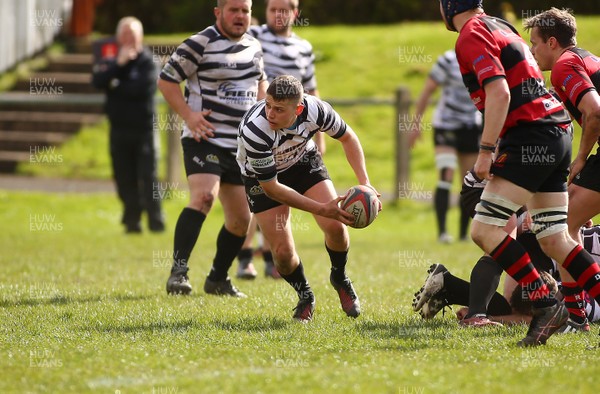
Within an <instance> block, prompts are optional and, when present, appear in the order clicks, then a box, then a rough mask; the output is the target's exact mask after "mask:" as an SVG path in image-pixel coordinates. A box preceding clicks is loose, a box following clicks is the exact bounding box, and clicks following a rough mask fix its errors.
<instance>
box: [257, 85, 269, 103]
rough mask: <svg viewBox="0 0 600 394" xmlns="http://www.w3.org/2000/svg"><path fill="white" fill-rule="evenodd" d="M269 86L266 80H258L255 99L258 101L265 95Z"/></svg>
mask: <svg viewBox="0 0 600 394" xmlns="http://www.w3.org/2000/svg"><path fill="white" fill-rule="evenodd" d="M268 87H269V82H268V81H267V80H264V81H259V82H258V94H257V97H256V98H257V99H258V100H259V101H260V100H262V99H264V98H265V97H267V88H268Z"/></svg>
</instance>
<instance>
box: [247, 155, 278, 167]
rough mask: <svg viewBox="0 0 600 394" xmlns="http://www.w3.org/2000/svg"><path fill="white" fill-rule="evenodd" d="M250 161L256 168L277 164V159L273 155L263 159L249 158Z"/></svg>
mask: <svg viewBox="0 0 600 394" xmlns="http://www.w3.org/2000/svg"><path fill="white" fill-rule="evenodd" d="M248 162H249V163H250V165H251V166H252V168H255V169H259V168H269V167H273V166H274V165H275V159H274V158H273V156H269V157H265V158H262V159H250V158H249V159H248Z"/></svg>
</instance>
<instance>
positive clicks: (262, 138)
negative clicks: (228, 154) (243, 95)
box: [238, 101, 277, 181]
mask: <svg viewBox="0 0 600 394" xmlns="http://www.w3.org/2000/svg"><path fill="white" fill-rule="evenodd" d="M268 125H269V124H268V122H267V120H266V118H265V117H264V101H261V102H259V103H258V104H256V105H255V106H254V107H253V108H252V109H250V110H249V111H248V113H247V114H246V115H245V116H244V118H243V119H242V122H241V123H240V133H239V137H238V144H239V147H238V161H240V162H242V165H243V167H244V168H243V172H244V173H246V174H248V175H254V176H256V178H257V179H258V180H260V181H269V180H271V179H274V178H275V177H276V176H277V165H276V162H275V155H274V153H273V145H274V143H275V140H274V135H273V132H272V131H271V130H270V128H269V127H268Z"/></svg>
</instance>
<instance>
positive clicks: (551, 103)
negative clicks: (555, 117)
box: [542, 96, 562, 111]
mask: <svg viewBox="0 0 600 394" xmlns="http://www.w3.org/2000/svg"><path fill="white" fill-rule="evenodd" d="M542 103H543V104H544V108H545V109H546V111H550V110H551V109H554V108H557V107H560V106H561V105H562V104H561V103H560V102H559V101H558V100H557V99H555V98H554V96H552V98H549V99H546V100H544V101H542Z"/></svg>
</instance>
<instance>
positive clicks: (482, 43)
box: [456, 14, 571, 137]
mask: <svg viewBox="0 0 600 394" xmlns="http://www.w3.org/2000/svg"><path fill="white" fill-rule="evenodd" d="M456 54H457V56H458V62H459V64H460V68H461V73H462V77H463V82H464V83H465V85H466V87H467V89H468V90H469V93H470V95H471V100H473V103H474V104H475V105H476V106H477V108H478V109H479V110H480V111H481V112H484V111H485V99H486V94H485V90H484V85H485V84H486V83H487V82H491V81H493V80H495V79H497V78H505V79H506V82H507V83H508V86H509V89H510V106H509V109H508V115H507V117H506V121H505V123H504V127H503V128H502V131H501V133H500V137H502V136H503V135H504V133H505V132H506V130H508V129H510V128H513V127H516V126H526V125H533V124H547V125H558V126H561V127H564V128H565V129H566V128H568V127H569V125H570V123H571V119H570V118H569V116H568V114H567V112H566V111H565V109H564V107H563V106H562V105H561V104H560V102H559V101H558V100H557V99H556V98H555V97H554V96H552V95H551V94H550V92H549V91H548V89H546V86H545V85H544V77H543V74H542V71H541V70H540V68H539V66H538V65H537V62H536V61H535V59H534V57H533V55H532V54H531V51H530V50H529V47H528V46H527V44H526V43H525V41H523V39H522V38H521V36H520V35H519V33H518V32H517V31H516V30H515V28H514V27H513V26H511V25H510V24H509V23H508V22H506V21H504V20H502V19H499V18H494V17H490V16H487V15H485V14H481V15H479V16H477V17H473V18H471V19H469V21H468V22H467V23H466V24H465V25H464V26H463V28H462V29H461V31H460V35H459V37H458V40H457V42H456Z"/></svg>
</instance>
